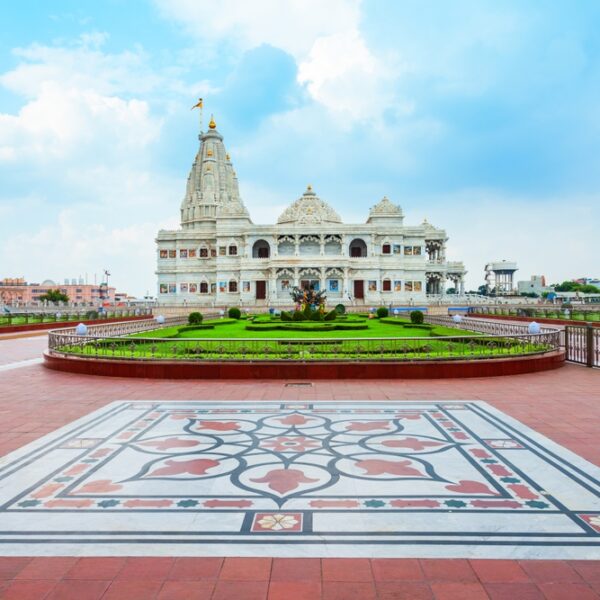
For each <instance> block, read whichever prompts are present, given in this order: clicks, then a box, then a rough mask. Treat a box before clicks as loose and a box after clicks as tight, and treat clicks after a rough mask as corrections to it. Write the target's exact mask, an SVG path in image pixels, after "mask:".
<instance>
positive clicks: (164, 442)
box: [0, 400, 600, 559]
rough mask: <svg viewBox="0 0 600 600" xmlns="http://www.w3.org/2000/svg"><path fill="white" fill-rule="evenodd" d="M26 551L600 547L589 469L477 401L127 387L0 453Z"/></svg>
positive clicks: (1, 496)
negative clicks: (149, 395)
mask: <svg viewBox="0 0 600 600" xmlns="http://www.w3.org/2000/svg"><path fill="white" fill-rule="evenodd" d="M0 548H3V550H2V553H3V554H8V555H15V556H19V555H23V556H35V555H37V556H57V555H65V554H66V555H73V556H136V555H140V556H172V555H177V556H200V557H201V556H216V555H218V556H252V557H257V556H265V557H270V556H279V557H351V558H358V557H366V558H374V557H379V558H382V557H383V558H386V557H388V558H402V557H412V558H420V557H422V558H519V559H524V558H536V559H579V558H586V559H593V558H600V469H599V468H598V467H596V466H594V465H592V464H591V463H589V462H587V461H585V460H584V459H582V458H581V457H579V456H577V455H576V454H574V453H573V452H571V451H570V450H567V449H566V448H564V447H562V446H560V445H558V444H557V443H555V442H553V441H551V440H549V439H548V438H546V437H544V436H542V435H540V434H539V433H536V432H535V431H533V430H532V429H530V428H528V427H526V426H525V425H523V424H522V423H520V422H519V421H517V420H515V419H514V418H512V417H509V416H507V415H506V414H504V413H502V412H501V411H499V410H498V409H496V408H494V407H492V406H490V405H489V404H487V403H486V402H483V401H479V400H475V401H473V400H464V401H461V400H448V401H443V400H436V401H420V400H410V401H373V400H369V401H368V402H364V401H360V400H353V401H349V400H348V401H345V400H338V401H287V400H286V401H249V400H245V401H244V402H239V401H229V402H227V401H222V400H221V401H218V402H214V401H213V402H211V401H207V400H204V401H172V400H171V401H165V402H161V401H158V400H152V401H144V400H135V401H130V400H124V401H115V402H112V403H110V404H108V405H106V406H104V407H103V408H101V409H99V410H96V411H95V412H92V413H90V414H89V415H87V416H84V417H82V418H80V419H78V420H77V421H74V422H72V423H70V424H68V425H66V426H64V427H62V428H61V429H59V430H57V431H55V432H52V433H49V434H47V435H46V436H44V437H41V438H39V439H37V440H35V441H34V442H31V443H30V444H28V445H26V446H24V447H23V448H20V449H19V450H16V451H15V452H12V453H11V454H9V455H6V456H4V457H2V458H0Z"/></svg>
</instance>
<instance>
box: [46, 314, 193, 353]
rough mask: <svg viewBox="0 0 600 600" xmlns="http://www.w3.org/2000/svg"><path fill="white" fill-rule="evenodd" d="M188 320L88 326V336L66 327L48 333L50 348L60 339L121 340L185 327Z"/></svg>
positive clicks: (145, 320)
mask: <svg viewBox="0 0 600 600" xmlns="http://www.w3.org/2000/svg"><path fill="white" fill-rule="evenodd" d="M186 321H187V319H186V318H185V317H166V318H165V320H164V323H161V324H159V323H157V321H156V319H141V320H139V321H122V322H120V323H102V324H101V325H88V326H87V335H86V336H80V335H77V327H64V328H61V329H53V330H51V331H49V332H48V348H49V349H50V350H52V349H54V346H53V343H54V341H55V340H56V339H57V336H58V337H62V336H66V337H68V338H70V339H77V338H80V339H81V338H82V337H85V338H92V337H93V338H105V337H106V338H111V337H113V338H121V337H122V336H124V335H131V334H132V333H141V332H143V331H152V330H153V329H160V328H164V327H173V326H175V325H183V324H184V323H185V322H186Z"/></svg>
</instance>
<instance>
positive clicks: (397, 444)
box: [381, 437, 444, 450]
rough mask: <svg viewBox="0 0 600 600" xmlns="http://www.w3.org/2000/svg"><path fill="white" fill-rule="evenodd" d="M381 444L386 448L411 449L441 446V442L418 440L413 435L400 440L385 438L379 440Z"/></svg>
mask: <svg viewBox="0 0 600 600" xmlns="http://www.w3.org/2000/svg"><path fill="white" fill-rule="evenodd" d="M381 445H382V446H387V447H388V448H410V449H411V450H425V448H435V446H443V445H444V443H443V442H432V441H424V440H418V439H417V438H414V437H408V438H403V439H400V440H385V441H384V442H381Z"/></svg>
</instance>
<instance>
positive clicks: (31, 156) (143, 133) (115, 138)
mask: <svg viewBox="0 0 600 600" xmlns="http://www.w3.org/2000/svg"><path fill="white" fill-rule="evenodd" d="M160 127H161V121H160V119H158V118H154V117H152V116H151V114H150V109H149V106H148V103H147V102H145V101H143V100H136V99H132V100H124V99H123V98H120V97H118V96H106V95H101V94H99V93H98V92H96V91H94V90H89V89H81V88H76V87H71V88H65V87H63V86H61V85H60V84H58V83H57V82H46V83H44V84H43V85H42V86H41V88H40V90H39V95H37V96H36V97H35V98H34V99H32V100H31V101H29V102H28V103H27V104H25V105H24V106H23V107H22V108H21V110H20V111H19V112H18V114H17V115H10V114H1V113H0V162H2V161H3V160H4V161H25V160H28V161H33V160H36V161H38V160H41V161H42V163H44V164H47V163H48V162H50V161H52V160H56V159H65V158H71V159H73V160H74V161H76V162H77V163H81V162H85V161H86V154H87V160H91V161H93V162H97V161H98V160H99V159H101V160H107V159H108V160H110V161H111V162H112V161H115V160H120V159H122V158H123V157H124V156H131V155H132V153H135V152H136V151H139V150H141V149H143V148H144V147H145V146H146V145H147V144H148V143H150V142H152V141H153V140H155V139H156V137H157V136H158V134H159V132H160ZM34 168H35V167H34Z"/></svg>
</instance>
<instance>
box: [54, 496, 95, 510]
mask: <svg viewBox="0 0 600 600" xmlns="http://www.w3.org/2000/svg"><path fill="white" fill-rule="evenodd" d="M93 505H94V501H93V500H67V499H65V498H55V499H54V500H48V502H44V506H45V507H46V508H89V507H90V506H93Z"/></svg>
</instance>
